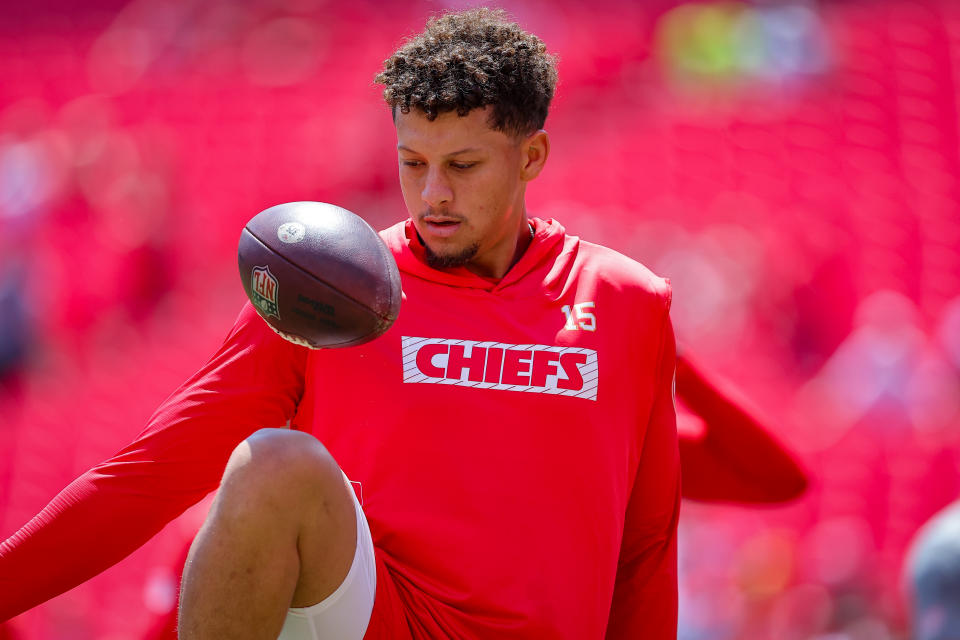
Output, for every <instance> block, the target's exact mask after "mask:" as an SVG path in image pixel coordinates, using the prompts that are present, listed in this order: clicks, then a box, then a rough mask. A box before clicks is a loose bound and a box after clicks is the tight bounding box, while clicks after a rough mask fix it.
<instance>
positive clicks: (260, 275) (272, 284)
mask: <svg viewBox="0 0 960 640" xmlns="http://www.w3.org/2000/svg"><path fill="white" fill-rule="evenodd" d="M279 289H280V284H279V283H278V282H277V279H276V278H275V277H273V274H272V273H270V267H254V268H253V275H252V276H251V277H250V293H251V296H250V301H251V302H253V304H254V306H255V307H257V308H258V309H259V310H260V314H261V315H263V316H264V317H267V316H274V317H276V318H277V320H279V319H280V310H279V308H278V307H277V292H278V291H279Z"/></svg>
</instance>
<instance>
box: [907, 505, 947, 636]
mask: <svg viewBox="0 0 960 640" xmlns="http://www.w3.org/2000/svg"><path fill="white" fill-rule="evenodd" d="M904 579H905V586H906V592H907V606H908V608H909V610H910V614H911V621H912V627H913V636H912V637H913V638H915V639H916V640H957V639H958V638H960V502H954V503H952V504H950V505H947V506H946V507H944V508H943V509H942V510H940V511H939V512H938V513H937V514H935V515H934V516H933V517H932V518H930V520H929V521H928V522H927V523H926V524H925V525H923V527H921V529H920V530H919V531H918V532H917V534H916V536H915V537H914V539H913V541H912V542H911V544H910V551H909V552H908V554H907V559H906V562H905V563H904Z"/></svg>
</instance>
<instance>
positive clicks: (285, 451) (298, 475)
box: [221, 429, 342, 498]
mask: <svg viewBox="0 0 960 640" xmlns="http://www.w3.org/2000/svg"><path fill="white" fill-rule="evenodd" d="M331 483H333V484H334V486H335V485H336V484H338V483H342V475H341V473H340V467H339V466H338V465H337V463H336V461H335V460H334V459H333V456H332V455H330V452H329V451H327V449H326V447H324V446H323V444H321V442H320V441H319V440H317V439H316V438H315V437H313V436H312V435H310V434H308V433H303V432H301V431H292V430H290V429H260V430H259V431H257V432H255V433H254V434H253V435H251V436H250V437H249V438H247V439H246V440H244V441H243V442H241V443H240V444H239V445H238V446H237V447H236V448H235V449H234V450H233V453H232V454H231V455H230V459H229V461H228V462H227V467H226V470H225V471H224V477H223V482H222V483H221V490H222V489H223V488H224V487H227V486H229V485H238V486H239V487H241V488H242V489H243V491H244V493H246V494H249V493H252V492H263V493H266V494H271V493H276V492H278V491H279V492H282V493H283V494H284V495H288V496H290V497H291V498H293V497H295V496H297V495H298V494H299V493H300V492H301V491H313V492H315V491H317V489H318V488H320V489H322V488H323V487H324V485H330V484H331Z"/></svg>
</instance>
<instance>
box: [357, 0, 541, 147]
mask: <svg viewBox="0 0 960 640" xmlns="http://www.w3.org/2000/svg"><path fill="white" fill-rule="evenodd" d="M375 81H376V82H377V83H378V84H382V85H384V86H385V88H384V90H383V99H384V100H385V101H386V103H387V104H388V105H389V106H390V108H391V110H392V111H393V113H394V115H396V112H397V109H399V110H400V111H401V112H402V113H409V112H410V109H413V108H416V109H419V110H421V111H423V112H424V113H425V114H426V116H427V118H428V119H430V120H434V119H436V117H437V116H438V115H439V114H441V113H445V112H449V111H454V110H455V111H456V112H457V114H458V115H460V116H465V115H467V114H468V113H469V112H470V111H471V110H472V109H477V108H483V107H486V106H488V105H491V106H492V107H493V109H492V113H491V116H490V125H491V127H492V128H493V129H495V130H498V131H503V132H505V133H509V134H514V135H527V134H530V133H533V132H534V131H536V130H537V129H541V128H542V127H543V123H544V122H545V121H546V119H547V112H548V110H549V108H550V101H551V100H552V99H553V93H554V89H555V88H556V85H557V69H556V60H555V57H554V56H553V55H551V54H548V53H547V48H546V46H545V45H544V44H543V41H542V40H540V38H538V37H537V36H535V35H533V34H532V33H528V32H526V31H524V30H522V29H521V28H520V27H519V26H518V25H517V24H516V23H514V22H510V21H509V19H508V18H507V14H506V13H505V12H504V11H503V10H500V9H496V10H492V9H487V8H479V9H471V10H468V11H461V12H455V13H447V14H444V15H442V16H440V17H434V18H430V19H429V20H428V21H427V26H426V28H425V29H424V31H423V33H420V34H418V35H416V36H414V37H412V38H410V39H409V40H407V41H406V42H405V43H404V44H403V45H402V46H401V47H400V48H399V49H398V50H397V51H396V52H395V53H394V54H393V55H392V56H391V57H390V58H388V59H387V60H386V61H384V64H383V70H382V71H381V72H380V73H378V74H377V77H376V79H375Z"/></svg>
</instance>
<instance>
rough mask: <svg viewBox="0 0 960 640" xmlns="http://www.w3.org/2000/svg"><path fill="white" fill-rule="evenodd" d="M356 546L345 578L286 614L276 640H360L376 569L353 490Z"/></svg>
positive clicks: (367, 530)
mask: <svg viewBox="0 0 960 640" xmlns="http://www.w3.org/2000/svg"><path fill="white" fill-rule="evenodd" d="M347 487H348V489H349V490H350V494H351V495H352V496H353V503H354V508H355V511H356V521H357V537H356V540H357V544H356V550H355V551H354V556H353V562H352V564H351V565H350V570H349V571H348V572H347V576H346V578H344V580H343V582H342V583H341V584H340V586H339V587H337V589H336V590H335V591H334V592H333V593H331V594H330V595H329V596H327V597H326V598H324V599H323V600H321V601H320V602H318V603H317V604H314V605H311V606H308V607H293V608H291V609H290V610H289V611H288V612H287V617H286V620H285V622H284V625H283V630H282V631H281V633H280V637H279V639H278V640H321V639H322V638H338V639H342V640H361V639H362V638H363V637H364V635H365V634H366V631H367V626H368V625H369V622H370V616H371V613H372V611H373V605H374V601H375V598H376V593H377V586H378V585H377V566H376V557H375V552H374V548H373V539H372V538H371V536H370V527H369V525H368V524H367V519H366V516H364V513H363V509H362V508H361V506H360V502H359V501H358V500H357V497H356V495H355V494H354V493H353V489H352V488H350V485H349V483H348V484H347Z"/></svg>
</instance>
